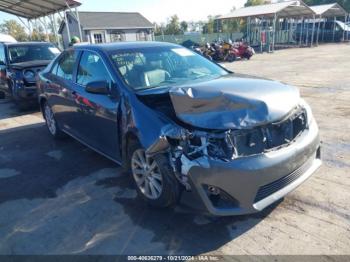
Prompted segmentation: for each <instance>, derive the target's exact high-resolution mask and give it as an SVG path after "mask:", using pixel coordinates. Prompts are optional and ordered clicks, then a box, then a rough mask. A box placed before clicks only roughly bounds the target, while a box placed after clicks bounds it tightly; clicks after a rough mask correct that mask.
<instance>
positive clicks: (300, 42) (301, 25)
mask: <svg viewBox="0 0 350 262" xmlns="http://www.w3.org/2000/svg"><path fill="white" fill-rule="evenodd" d="M303 31H304V17H301V21H300V35H299V47H301V44H302V41H303Z"/></svg>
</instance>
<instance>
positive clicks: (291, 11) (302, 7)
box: [219, 1, 315, 19]
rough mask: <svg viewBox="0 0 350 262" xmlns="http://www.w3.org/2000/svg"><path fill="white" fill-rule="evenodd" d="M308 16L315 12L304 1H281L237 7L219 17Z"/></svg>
mask: <svg viewBox="0 0 350 262" xmlns="http://www.w3.org/2000/svg"><path fill="white" fill-rule="evenodd" d="M275 14H277V15H278V17H302V16H303V17H308V16H310V17H311V16H313V15H314V14H315V13H314V12H313V11H312V10H311V9H310V8H309V7H308V6H307V5H306V4H304V2H303V1H287V2H281V3H274V4H267V5H256V6H250V7H245V8H241V9H237V10H235V11H233V12H232V13H229V14H227V15H223V16H221V17H220V18H219V19H229V18H244V17H259V16H264V17H269V16H274V15H275Z"/></svg>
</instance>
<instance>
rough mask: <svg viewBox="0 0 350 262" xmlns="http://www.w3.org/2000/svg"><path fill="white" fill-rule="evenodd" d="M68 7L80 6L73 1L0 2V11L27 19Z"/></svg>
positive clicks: (3, 0) (6, 0)
mask: <svg viewBox="0 0 350 262" xmlns="http://www.w3.org/2000/svg"><path fill="white" fill-rule="evenodd" d="M67 5H68V6H70V7H77V6H80V5H81V3H79V2H78V1H74V0H0V11H2V12H5V13H9V14H12V15H16V16H19V17H23V18H27V19H35V18H39V17H43V16H47V15H50V14H53V13H56V12H59V11H63V10H66V9H67Z"/></svg>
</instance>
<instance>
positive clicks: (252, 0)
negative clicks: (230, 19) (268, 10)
mask: <svg viewBox="0 0 350 262" xmlns="http://www.w3.org/2000/svg"><path fill="white" fill-rule="evenodd" d="M267 2H271V1H266V0H248V1H247V2H246V3H245V5H244V6H245V7H248V6H253V5H263V4H266V3H267Z"/></svg>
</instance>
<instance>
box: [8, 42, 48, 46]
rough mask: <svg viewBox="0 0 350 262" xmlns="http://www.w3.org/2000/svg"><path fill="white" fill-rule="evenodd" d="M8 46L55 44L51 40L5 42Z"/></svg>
mask: <svg viewBox="0 0 350 262" xmlns="http://www.w3.org/2000/svg"><path fill="white" fill-rule="evenodd" d="M4 44H5V45H7V46H21V45H26V46H28V45H53V44H52V43H49V42H17V43H4Z"/></svg>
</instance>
